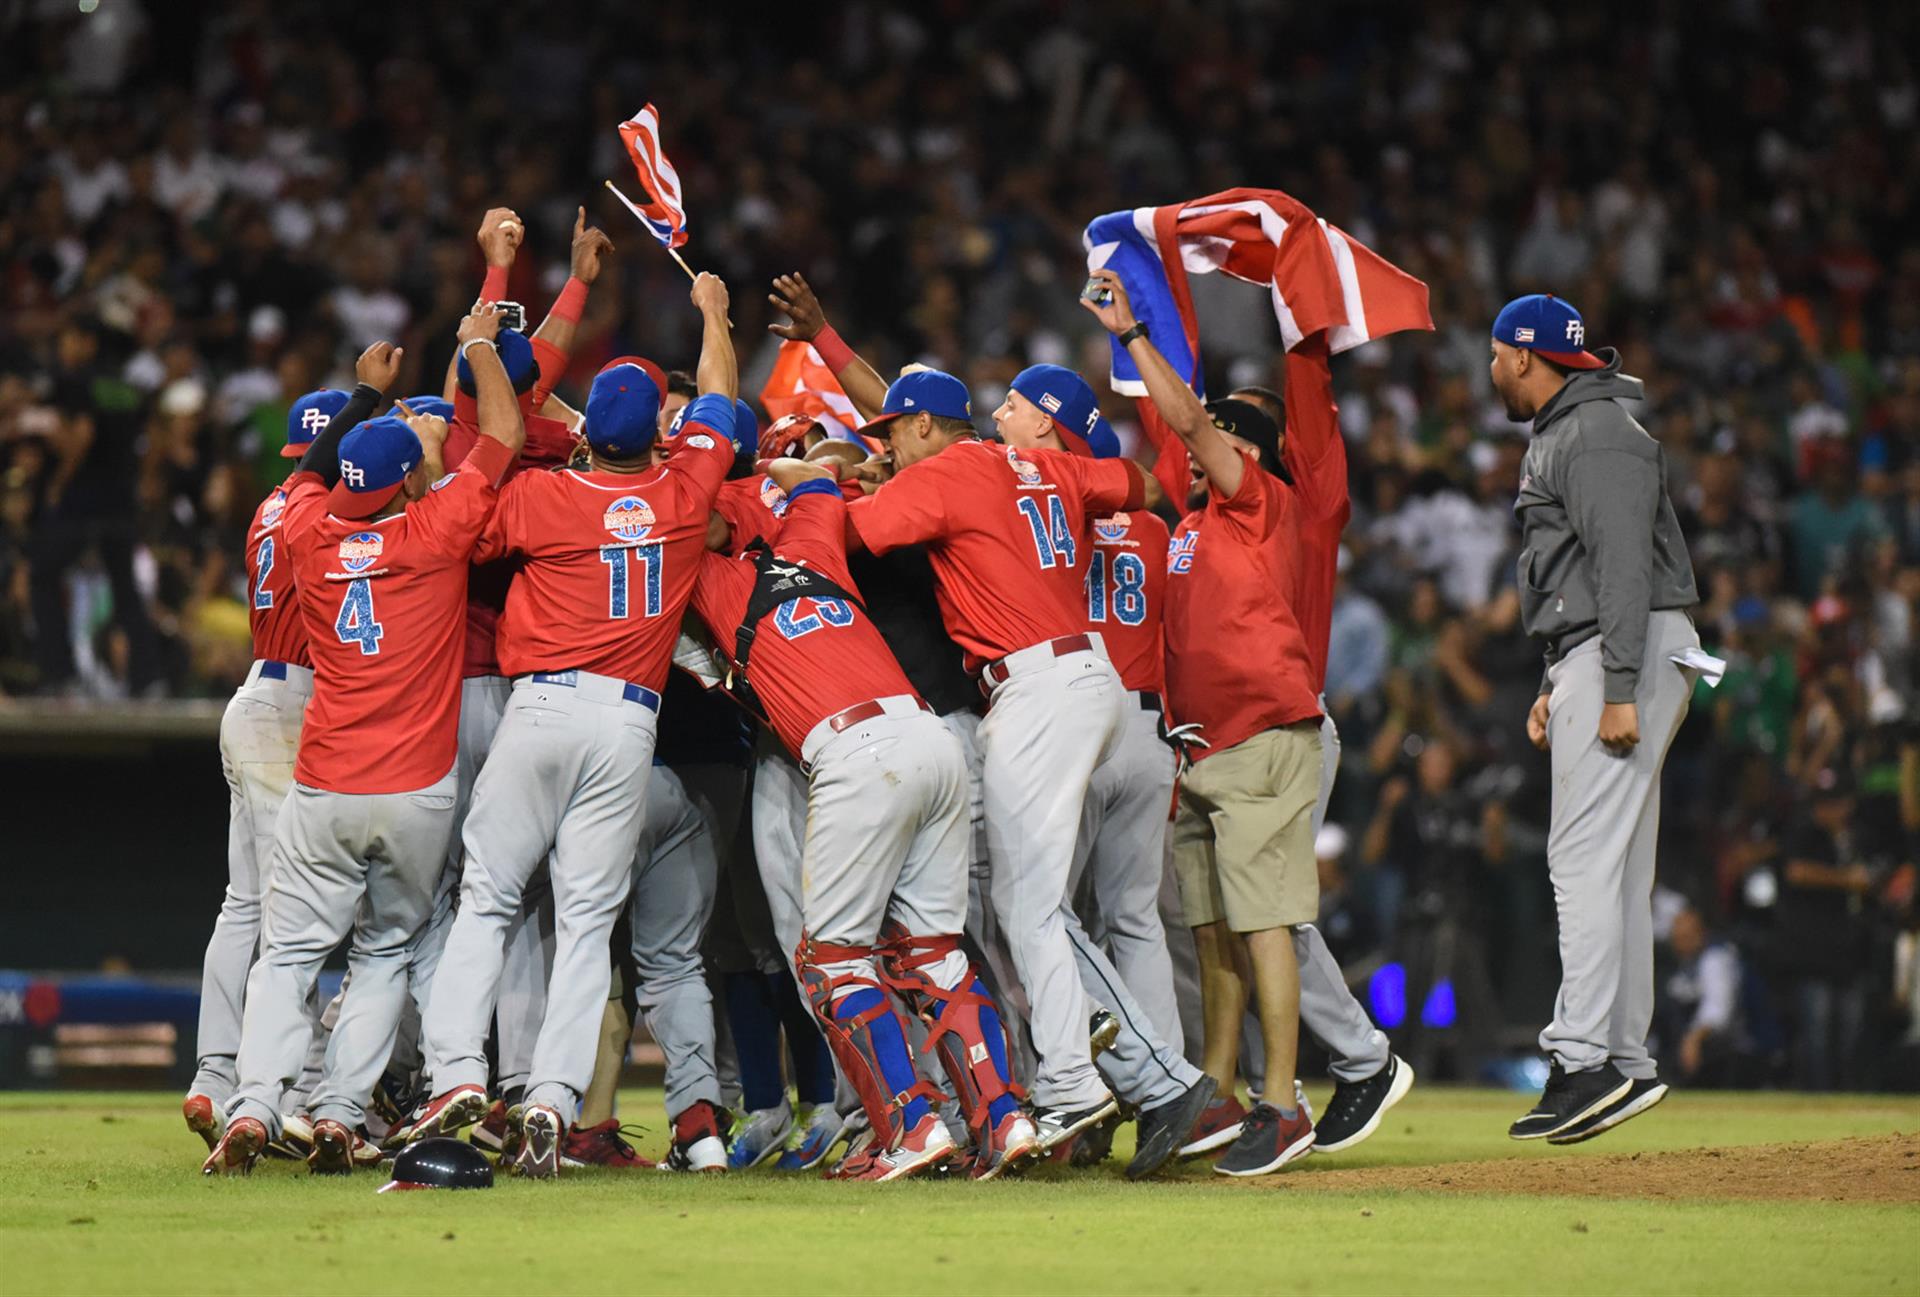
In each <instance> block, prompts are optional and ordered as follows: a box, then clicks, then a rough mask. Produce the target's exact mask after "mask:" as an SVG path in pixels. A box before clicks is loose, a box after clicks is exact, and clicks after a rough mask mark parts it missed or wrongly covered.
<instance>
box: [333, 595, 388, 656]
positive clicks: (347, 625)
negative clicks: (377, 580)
mask: <svg viewBox="0 0 1920 1297" xmlns="http://www.w3.org/2000/svg"><path fill="white" fill-rule="evenodd" d="M333 633H334V634H336V635H338V636H339V637H340V642H341V643H342V644H358V645H359V646H360V651H361V652H362V653H364V654H366V655H367V656H368V657H371V656H373V655H374V654H375V653H378V652H379V651H380V639H381V637H382V636H384V635H385V634H386V633H387V632H386V629H385V628H384V627H382V626H381V625H380V623H379V622H377V621H375V620H374V618H373V586H372V584H371V583H370V582H368V580H367V578H365V577H361V578H360V579H359V580H358V581H349V582H347V595H346V598H344V599H342V600H341V601H340V615H339V616H338V617H336V618H334V619H333Z"/></svg>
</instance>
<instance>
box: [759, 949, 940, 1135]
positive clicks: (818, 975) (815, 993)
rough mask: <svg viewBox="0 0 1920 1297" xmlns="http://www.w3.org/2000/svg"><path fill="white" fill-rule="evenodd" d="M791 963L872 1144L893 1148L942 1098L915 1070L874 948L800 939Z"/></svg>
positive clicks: (904, 1025) (903, 1025)
mask: <svg viewBox="0 0 1920 1297" xmlns="http://www.w3.org/2000/svg"><path fill="white" fill-rule="evenodd" d="M793 962H794V967H795V968H796V969H798V970H799V973H800V982H801V985H803V986H804V987H805V988H806V992H807V1000H808V1002H809V1003H811V1004H812V1006H813V1011H814V1014H815V1016H816V1017H818V1018H819V1020H820V1026H821V1029H822V1032H823V1034H825V1036H826V1038H827V1047H828V1048H829V1049H831V1050H832V1051H833V1056H834V1058H835V1059H836V1060H838V1061H839V1064H840V1070H841V1071H842V1072H844V1073H845V1074H846V1077H847V1081H848V1083H849V1084H850V1085H852V1086H853V1088H854V1092H855V1093H856V1094H858V1095H859V1096H860V1106H861V1107H862V1108H864V1109H866V1113H867V1118H868V1120H870V1121H871V1122H872V1123H873V1130H874V1136H875V1138H876V1139H878V1140H879V1141H880V1143H881V1145H882V1147H886V1148H892V1147H893V1146H894V1145H895V1144H896V1143H898V1142H899V1139H900V1136H901V1134H902V1133H903V1132H905V1131H908V1130H911V1129H913V1127H914V1126H915V1125H916V1124H918V1122H919V1121H920V1119H921V1117H923V1116H925V1115H926V1111H927V1105H928V1102H929V1100H932V1101H935V1102H937V1101H938V1100H939V1099H941V1098H943V1097H944V1096H943V1095H942V1094H941V1093H940V1091H939V1090H937V1089H935V1088H934V1087H933V1086H931V1085H929V1084H927V1083H926V1082H925V1081H922V1080H921V1079H920V1076H919V1074H918V1073H917V1072H915V1071H914V1067H913V1055H912V1053H911V1052H910V1051H909V1050H908V1048H907V1031H906V1023H905V1022H903V1021H901V1019H900V1015H899V1014H898V1013H897V1012H895V1010H894V1007H893V1003H892V1001H890V1000H889V999H888V998H887V993H886V990H885V988H884V987H883V986H882V985H881V982H880V976H879V971H878V970H877V969H876V968H875V967H874V964H873V948H872V947H871V946H832V945H824V944H821V943H819V942H816V941H814V940H813V939H812V938H811V937H810V936H807V935H804V934H803V935H802V936H801V938H800V945H799V948H798V949H797V950H796V951H795V953H794V961H793Z"/></svg>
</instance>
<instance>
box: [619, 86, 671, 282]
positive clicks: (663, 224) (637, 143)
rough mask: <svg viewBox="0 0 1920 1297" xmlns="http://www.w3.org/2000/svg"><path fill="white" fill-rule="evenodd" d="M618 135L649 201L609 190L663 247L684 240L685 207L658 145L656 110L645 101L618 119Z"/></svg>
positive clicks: (664, 151)
mask: <svg viewBox="0 0 1920 1297" xmlns="http://www.w3.org/2000/svg"><path fill="white" fill-rule="evenodd" d="M620 139H621V141H622V142H623V143H625V144H626V146H627V153H628V154H629V155H630V156H631V157H632V158H633V169H634V170H635V171H637V172H639V173H640V184H641V187H642V188H644V189H645V190H646V191H647V195H648V197H650V198H651V199H652V200H653V201H652V202H648V203H636V202H634V201H633V200H632V199H630V198H628V197H627V196H626V195H625V194H623V193H621V192H620V191H619V190H618V189H615V190H614V191H613V192H614V194H615V196H616V197H618V198H619V199H620V201H621V202H623V203H625V204H626V205H627V210H628V211H630V212H632V213H633V214H634V215H635V216H637V217H639V218H640V220H641V221H642V222H643V223H644V224H645V225H646V227H647V228H648V229H649V230H651V231H652V232H653V237H654V238H656V239H658V240H660V242H661V243H662V244H663V245H665V246H666V247H669V248H677V247H679V246H680V245H681V244H683V243H685V242H686V241H687V210H686V206H685V204H684V203H683V201H682V200H681V197H680V173H679V172H678V171H675V170H674V169H673V163H671V162H669V161H668V160H667V154H666V150H664V149H662V148H661V147H660V114H659V112H658V111H657V110H656V109H655V108H654V106H653V105H652V104H648V105H647V106H646V107H645V108H642V109H641V110H640V111H639V112H637V113H635V114H634V115H633V116H631V117H629V118H628V119H627V120H626V121H624V122H621V123H620ZM609 188H611V186H609Z"/></svg>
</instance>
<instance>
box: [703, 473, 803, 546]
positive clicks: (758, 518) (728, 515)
mask: <svg viewBox="0 0 1920 1297" xmlns="http://www.w3.org/2000/svg"><path fill="white" fill-rule="evenodd" d="M713 511H714V512H715V513H717V514H719V515H720V516H721V517H722V518H724V519H725V520H726V523H727V531H728V536H727V548H726V551H725V552H726V553H728V554H738V553H739V552H740V551H741V550H743V549H745V548H746V547H747V546H748V545H749V544H750V543H751V542H752V541H753V539H754V537H756V536H758V537H759V538H760V539H762V540H764V541H766V542H767V544H769V545H773V546H775V547H778V545H779V544H780V524H781V521H782V520H783V519H784V518H785V517H786V516H787V493H786V492H785V491H782V490H781V489H780V488H779V487H778V486H776V485H774V481H773V479H772V478H770V477H768V476H767V475H766V474H765V473H756V474H754V475H753V476H752V477H736V478H735V479H733V480H732V481H731V482H723V483H721V485H720V493H719V494H718V495H716V496H715V497H714V498H713Z"/></svg>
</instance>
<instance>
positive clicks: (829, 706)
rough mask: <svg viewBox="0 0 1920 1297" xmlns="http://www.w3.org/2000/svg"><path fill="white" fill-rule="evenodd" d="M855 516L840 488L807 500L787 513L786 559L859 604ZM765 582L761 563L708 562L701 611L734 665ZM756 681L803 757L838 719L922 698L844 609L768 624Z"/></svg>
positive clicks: (857, 615)
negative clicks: (823, 725)
mask: <svg viewBox="0 0 1920 1297" xmlns="http://www.w3.org/2000/svg"><path fill="white" fill-rule="evenodd" d="M846 515H847V503H846V501H845V500H844V499H842V498H841V496H840V493H839V491H838V489H837V488H836V489H834V490H831V491H803V492H801V494H800V495H799V496H798V497H796V498H795V499H793V500H792V501H791V502H789V504H788V505H787V511H786V522H785V525H784V526H783V527H782V528H781V529H780V543H779V545H778V547H777V552H778V554H779V556H780V557H781V558H782V559H785V560H788V561H790V562H794V563H803V564H805V565H806V566H807V567H810V568H812V569H813V570H814V571H816V572H818V573H820V574H821V575H822V576H824V577H826V578H828V579H829V580H831V581H833V582H834V583H835V584H836V585H838V586H840V587H841V588H842V589H843V590H845V591H847V592H848V593H849V594H853V595H858V594H859V590H858V589H857V588H856V587H855V586H854V584H853V577H852V575H851V574H849V573H848V571H847V545H846V530H847V517H846ZM757 577H758V569H757V568H756V567H755V566H754V563H753V560H752V559H751V558H728V557H726V556H724V555H721V554H712V553H710V554H708V555H707V556H706V558H705V559H703V560H702V561H701V565H700V580H699V581H698V582H697V583H696V584H695V585H694V589H693V610H694V611H695V612H697V613H699V614H700V619H701V620H702V621H704V622H706V624H707V627H708V629H709V630H711V631H712V632H713V638H714V640H715V641H716V642H717V644H718V645H719V647H720V650H721V652H723V653H725V654H726V655H727V658H728V660H729V661H731V660H732V658H733V646H734V636H735V634H736V633H737V632H738V631H739V629H740V623H741V621H742V620H744V619H745V617H746V615H747V601H748V600H749V599H750V598H751V597H752V595H753V587H754V583H755V581H756V579H757ZM815 632H819V633H818V634H816V633H815ZM747 677H748V683H749V684H751V685H752V686H753V692H754V695H755V696H756V697H757V698H759V699H760V704H761V706H763V707H765V708H766V709H767V721H768V723H769V724H771V725H772V726H773V732H774V733H776V734H778V735H779V736H780V741H781V742H783V743H785V744H786V745H787V749H788V750H789V751H791V752H792V753H793V754H794V756H796V757H797V756H799V755H800V745H801V744H802V743H803V742H805V741H806V737H807V735H808V734H809V733H811V732H812V731H813V727H814V726H816V725H818V724H819V723H820V722H821V721H823V720H825V719H826V718H827V717H829V716H833V715H836V714H838V713H840V712H843V711H845V710H846V709H847V708H849V707H852V706H854V705H855V704H856V703H863V702H866V701H868V700H869V699H873V698H888V697H892V696H894V695H896V694H904V695H907V696H908V697H913V698H918V697H919V694H917V693H915V692H914V688H913V686H912V685H911V684H909V683H908V682H907V675H906V672H904V671H902V670H901V669H900V663H899V662H898V661H897V660H896V659H895V658H894V656H893V650H891V649H889V648H888V647H887V642H886V641H885V640H884V639H882V638H881V637H880V632H879V630H877V629H876V628H875V627H874V624H873V623H872V622H871V621H868V620H867V615H866V614H865V613H864V612H862V611H861V610H860V609H859V608H856V607H855V606H854V605H852V604H850V603H847V602H846V601H845V600H842V599H811V598H802V599H789V600H787V601H786V602H785V603H783V604H781V605H780V606H779V607H778V608H776V609H774V610H773V611H772V612H770V613H768V614H767V615H766V616H765V617H763V618H761V620H760V624H759V626H758V627H757V628H756V630H755V634H754V638H753V652H752V654H751V656H750V658H749V660H748V666H747Z"/></svg>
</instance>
